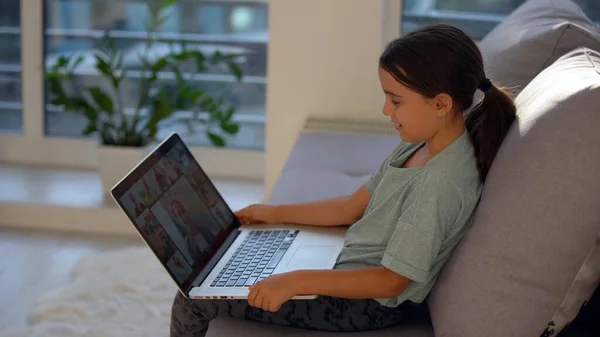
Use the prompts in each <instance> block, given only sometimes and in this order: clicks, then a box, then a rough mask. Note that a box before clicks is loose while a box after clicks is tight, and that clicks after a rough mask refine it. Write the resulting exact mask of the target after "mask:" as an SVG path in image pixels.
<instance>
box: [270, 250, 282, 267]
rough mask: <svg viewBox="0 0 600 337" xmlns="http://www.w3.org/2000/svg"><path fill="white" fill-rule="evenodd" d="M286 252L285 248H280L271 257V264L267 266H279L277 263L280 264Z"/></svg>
mask: <svg viewBox="0 0 600 337" xmlns="http://www.w3.org/2000/svg"><path fill="white" fill-rule="evenodd" d="M284 254H285V250H283V249H280V250H278V251H277V253H275V255H274V256H273V258H272V259H271V262H269V265H268V266H267V268H275V267H277V264H279V261H281V258H282V257H283V255H284Z"/></svg>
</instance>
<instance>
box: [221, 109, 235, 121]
mask: <svg viewBox="0 0 600 337" xmlns="http://www.w3.org/2000/svg"><path fill="white" fill-rule="evenodd" d="M234 112H235V109H234V108H229V109H227V110H225V112H224V113H223V116H222V117H223V122H229V121H231V117H233V113H234Z"/></svg>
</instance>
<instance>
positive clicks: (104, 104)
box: [87, 86, 114, 114]
mask: <svg viewBox="0 0 600 337" xmlns="http://www.w3.org/2000/svg"><path fill="white" fill-rule="evenodd" d="M87 89H88V91H89V92H90V94H91V95H92V98H93V99H94V103H96V104H97V105H98V106H99V107H100V108H101V109H102V110H104V111H106V112H108V113H109V114H112V113H113V112H114V104H113V101H112V99H111V98H110V96H108V95H107V94H106V93H105V92H104V91H102V89H100V88H99V87H97V86H93V87H89V88H87Z"/></svg>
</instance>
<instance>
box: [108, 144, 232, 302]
mask: <svg viewBox="0 0 600 337" xmlns="http://www.w3.org/2000/svg"><path fill="white" fill-rule="evenodd" d="M112 193H113V196H114V198H115V200H117V202H118V203H119V204H120V205H121V207H122V208H123V209H124V210H125V212H126V213H127V215H128V216H129V218H130V219H131V221H132V222H133V223H134V224H135V226H136V227H137V229H138V231H139V232H140V234H141V235H142V237H143V238H144V240H145V241H146V243H147V244H148V246H150V248H151V249H152V250H153V251H154V253H155V254H156V255H157V257H158V258H159V259H160V261H161V262H162V263H163V265H164V266H165V268H166V269H167V271H168V272H169V273H170V274H171V276H172V277H173V278H174V279H175V280H176V282H177V283H178V285H179V286H180V288H181V289H183V290H186V289H189V288H190V285H191V282H193V280H194V279H195V278H196V277H197V275H198V273H199V272H200V270H202V268H203V267H204V266H205V265H206V264H207V262H208V261H209V260H210V258H211V257H212V256H213V255H214V254H215V252H216V251H217V250H218V248H219V247H220V246H221V244H222V243H223V242H224V241H225V239H226V238H227V236H228V235H229V234H230V233H231V231H232V230H233V229H234V228H235V227H236V226H238V225H239V222H238V221H237V219H236V218H235V216H234V214H233V212H232V211H231V209H230V208H229V206H227V204H226V203H225V201H224V200H223V198H222V197H221V195H220V194H219V192H218V191H217V190H216V188H215V187H214V185H213V184H212V182H211V181H210V180H209V179H208V177H207V176H206V174H205V172H204V171H203V170H202V168H201V167H200V165H199V164H198V162H197V161H196V160H195V159H194V157H193V156H192V154H191V153H190V152H189V150H188V149H187V147H186V146H185V145H184V143H183V142H182V141H181V139H180V138H179V136H178V135H177V134H173V135H172V136H170V137H169V138H168V139H167V140H166V141H165V142H163V143H162V144H161V145H160V146H159V147H158V148H157V149H156V150H155V151H154V152H153V153H152V154H150V155H149V156H148V157H147V158H146V159H144V161H143V162H142V163H141V164H140V165H139V166H138V167H137V168H136V169H135V170H133V171H132V172H131V173H130V174H129V175H128V176H127V177H126V178H125V179H124V180H123V181H122V182H121V183H119V184H118V185H117V186H115V188H114V189H113V192H112Z"/></svg>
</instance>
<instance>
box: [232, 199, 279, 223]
mask: <svg viewBox="0 0 600 337" xmlns="http://www.w3.org/2000/svg"><path fill="white" fill-rule="evenodd" d="M234 214H235V216H236V217H237V218H238V219H239V220H240V222H241V223H242V225H252V224H263V223H274V222H277V221H276V219H275V206H271V205H259V204H256V205H250V206H248V207H246V208H243V209H241V210H239V211H237V212H235V213H234Z"/></svg>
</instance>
